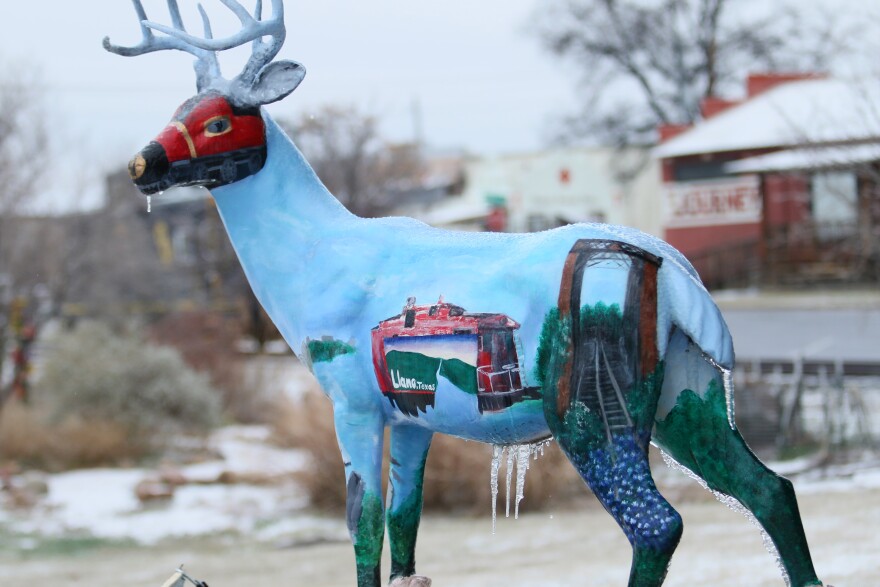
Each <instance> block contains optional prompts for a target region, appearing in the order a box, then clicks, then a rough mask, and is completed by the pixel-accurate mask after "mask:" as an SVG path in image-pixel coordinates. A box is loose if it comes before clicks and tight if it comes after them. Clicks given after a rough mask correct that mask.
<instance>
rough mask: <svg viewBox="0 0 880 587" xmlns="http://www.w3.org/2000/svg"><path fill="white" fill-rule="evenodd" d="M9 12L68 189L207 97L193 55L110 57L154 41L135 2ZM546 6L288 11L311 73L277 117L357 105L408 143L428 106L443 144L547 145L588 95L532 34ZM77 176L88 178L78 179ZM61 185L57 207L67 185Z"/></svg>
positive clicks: (294, 46)
mask: <svg viewBox="0 0 880 587" xmlns="http://www.w3.org/2000/svg"><path fill="white" fill-rule="evenodd" d="M3 4H4V6H3V8H2V9H0V12H2V15H3V19H2V22H4V24H5V26H4V27H3V34H2V35H0V63H3V62H5V63H6V64H8V63H9V62H13V63H17V64H27V67H29V68H32V67H34V68H36V69H37V70H38V71H39V72H40V74H41V77H42V79H43V80H44V82H45V83H46V84H47V88H46V95H45V98H46V106H47V110H48V113H49V115H50V119H51V121H52V128H53V131H54V132H53V134H54V135H55V142H56V144H57V145H61V146H60V149H59V152H58V153H56V154H55V156H53V157H52V161H53V162H54V164H55V165H56V166H63V167H64V168H65V169H63V170H61V169H60V168H59V173H58V174H56V176H57V177H58V178H59V180H58V181H56V183H59V181H60V182H62V183H64V184H69V183H70V182H71V181H76V182H77V183H80V184H81V183H91V184H93V183H94V181H95V176H98V177H99V176H100V174H101V173H103V172H104V171H106V170H108V169H111V168H116V167H119V166H121V165H124V164H125V163H126V162H127V161H128V158H129V157H130V156H131V155H132V154H134V153H135V152H136V151H137V150H138V149H139V148H140V147H141V146H143V145H144V144H146V142H148V141H149V140H150V139H151V138H152V137H153V136H155V135H156V134H157V133H158V132H159V130H161V128H162V127H163V126H164V125H165V124H166V123H167V121H168V119H169V118H170V116H171V114H172V113H173V111H174V110H175V108H176V107H177V106H178V105H179V104H180V103H181V102H182V101H183V100H185V99H186V98H188V97H189V96H191V95H192V94H193V93H195V77H194V74H193V70H192V67H191V64H192V58H191V57H190V56H189V55H188V54H185V53H180V52H175V51H168V52H163V53H155V54H150V55H144V56H141V57H136V58H123V57H119V56H116V55H112V54H109V53H107V52H105V51H104V50H103V48H102V46H101V40H102V39H103V37H104V36H105V35H109V36H110V38H111V40H112V41H113V42H115V43H118V44H134V43H137V42H138V40H139V38H140V31H139V27H138V26H137V20H136V18H135V13H134V10H133V8H132V6H131V3H130V2H129V1H127V0H90V1H89V2H53V3H52V4H51V8H49V7H48V6H44V5H43V4H34V3H30V2H3ZM204 4H205V7H206V9H207V10H208V12H209V14H211V17H212V22H214V23H215V27H216V28H215V35H218V36H219V35H221V34H223V33H224V32H227V33H228V32H230V31H231V30H232V29H233V27H234V26H235V25H236V21H235V20H234V18H229V12H228V11H227V9H226V8H225V7H223V6H222V4H220V3H219V2H218V1H216V0H204ZM244 4H245V5H246V6H249V5H251V4H252V2H251V1H247V2H244ZM266 4H267V8H268V4H269V0H266ZM534 4H535V2H534V0H481V1H475V0H443V1H442V2H413V1H412V0H375V1H369V2H366V1H364V0H359V1H358V0H320V1H319V2H318V1H304V0H299V1H292V0H287V2H286V14H285V17H286V18H285V20H286V23H287V28H288V35H287V41H286V43H285V46H284V48H283V49H282V51H281V54H280V56H279V57H280V58H287V59H294V60H297V61H300V62H301V63H303V64H304V65H305V66H306V69H307V71H308V75H307V76H306V79H305V81H304V82H303V84H302V85H301V86H300V88H299V89H297V91H296V92H295V93H294V94H293V95H291V96H290V97H288V98H287V99H286V100H284V101H283V102H281V103H279V104H277V105H274V106H272V107H271V111H272V113H273V114H274V115H276V116H296V115H297V114H298V113H300V112H302V111H303V110H304V109H309V108H314V107H316V106H318V105H320V104H324V103H335V104H356V105H358V106H359V107H361V108H363V109H365V110H369V111H372V112H375V113H376V114H378V115H379V117H380V118H381V119H382V121H383V130H384V131H385V133H386V134H388V135H389V136H390V137H391V138H393V139H408V138H411V137H412V136H413V134H414V127H415V123H414V116H413V110H414V108H413V103H414V102H416V101H417V103H418V105H419V110H420V111H421V119H422V126H423V132H424V135H425V137H426V139H427V140H428V141H429V142H430V143H431V144H433V145H437V146H441V147H449V146H462V147H465V148H467V149H470V150H472V151H474V152H481V153H482V152H498V151H511V150H524V149H533V148H537V147H539V146H540V145H541V144H542V140H543V136H542V130H541V129H542V124H543V123H544V122H546V120H547V119H548V117H550V116H551V115H552V114H553V113H554V112H559V111H561V110H564V109H568V108H571V107H572V105H573V104H574V98H573V92H574V91H575V86H574V84H572V83H571V82H570V80H569V79H567V78H566V73H565V71H566V70H565V68H564V66H562V65H561V64H559V63H558V62H556V61H554V60H553V59H552V58H549V57H548V56H547V55H545V54H543V53H542V52H541V50H540V48H539V46H538V43H537V41H536V40H535V38H534V37H533V36H531V35H530V34H529V33H528V21H529V16H530V14H531V13H532V10H533V6H534ZM144 5H145V7H146V9H147V14H148V16H150V18H152V19H154V20H157V21H160V22H168V16H167V9H166V7H165V2H164V0H144ZM180 5H181V9H182V11H183V14H184V20H185V22H187V23H188V24H189V25H190V28H191V29H193V30H197V31H198V30H200V28H201V27H200V26H199V19H198V16H197V14H196V13H195V11H194V6H195V2H193V1H191V0H180ZM218 29H219V30H218ZM243 59H244V56H243V54H237V55H233V56H232V57H231V59H230V58H227V59H226V60H225V61H224V62H223V65H224V74H225V75H226V77H233V76H234V75H235V74H236V73H238V66H239V65H240V64H241V63H242V60H243ZM7 69H8V66H7ZM72 168H77V169H79V170H80V171H81V172H82V173H84V174H85V175H86V178H85V179H79V180H72V179H70V177H71V174H72ZM47 187H48V186H47ZM52 187H53V189H52V192H53V194H54V195H53V198H57V193H58V191H59V187H58V186H52ZM90 191H91V192H94V190H90Z"/></svg>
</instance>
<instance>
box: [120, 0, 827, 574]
mask: <svg viewBox="0 0 880 587" xmlns="http://www.w3.org/2000/svg"><path fill="white" fill-rule="evenodd" d="M133 4H134V8H135V11H136V13H137V15H138V19H139V22H140V26H141V31H142V34H143V38H142V41H141V42H140V44H138V45H136V46H133V47H122V46H118V45H114V44H112V43H110V41H109V39H106V38H105V39H104V47H105V48H106V49H107V50H109V51H111V52H113V53H117V54H120V55H125V56H135V55H141V54H144V53H149V52H153V51H159V50H165V49H175V50H180V51H186V52H189V53H191V54H193V55H194V56H196V58H197V61H196V63H195V71H196V76H197V80H198V87H199V94H197V95H196V96H194V97H193V98H191V99H190V100H188V101H187V102H186V103H184V105H183V106H182V107H181V108H180V109H178V111H177V112H176V113H175V116H174V118H173V119H172V122H171V123H170V124H169V125H168V126H167V127H166V128H165V129H164V130H163V131H162V133H160V135H159V136H157V138H156V140H155V141H153V142H151V143H150V144H149V145H147V146H146V147H145V148H144V149H142V150H141V151H140V152H139V153H138V154H136V155H135V157H134V158H133V159H132V160H131V162H130V163H129V173H130V175H131V178H132V180H133V181H134V182H135V184H136V185H137V186H138V187H139V189H140V190H141V191H142V192H143V193H145V194H152V193H156V192H160V191H161V190H164V189H168V188H169V187H172V186H174V185H205V186H212V187H211V191H212V194H213V196H214V198H215V201H216V202H217V206H218V209H219V210H220V214H221V216H222V218H223V222H224V224H225V225H226V229H227V231H228V233H229V236H230V238H231V240H232V244H233V246H234V248H235V250H236V253H237V254H238V257H239V259H240V261H241V263H242V266H243V267H244V270H245V273H246V274H247V277H248V280H249V281H250V283H251V286H252V288H253V290H254V292H255V293H256V295H257V297H258V299H259V300H260V302H261V303H262V305H263V307H264V308H265V309H266V311H267V312H268V313H269V315H270V317H271V318H272V320H273V321H274V322H275V324H276V326H277V327H278V329H279V330H280V331H281V333H282V335H283V336H284V338H285V340H286V341H287V342H288V344H289V345H290V347H291V348H292V349H293V350H294V351H295V352H297V354H298V355H299V356H300V358H301V359H302V360H303V361H304V362H305V363H306V364H307V365H309V367H310V368H311V369H312V372H313V373H314V375H315V376H316V377H317V379H318V381H319V382H320V384H321V387H322V388H323V390H324V391H325V393H326V394H327V396H328V397H329V398H330V400H331V401H332V403H333V412H334V420H335V426H336V434H337V438H338V441H339V447H340V450H341V453H342V459H343V462H344V466H345V471H346V490H347V497H346V507H347V510H346V518H347V522H348V527H349V530H350V532H351V537H352V541H353V544H354V551H355V562H356V570H357V584H358V587H379V586H380V585H381V584H382V578H381V553H382V545H383V540H384V535H385V528H386V527H387V529H388V536H389V542H390V545H391V580H392V587H425V586H426V585H430V582H426V581H425V580H423V578H418V577H416V576H415V543H416V535H417V533H418V526H419V520H420V515H421V508H422V483H423V479H424V470H425V465H426V461H427V455H428V451H429V448H430V444H431V438H432V436H433V434H434V433H435V432H441V433H445V434H450V435H454V436H459V437H462V438H466V439H470V440H476V441H480V442H487V443H494V444H500V445H518V444H525V443H531V442H534V441H537V440H540V439H544V438H547V437H549V436H551V435H552V437H553V438H554V439H555V440H556V441H557V443H558V444H559V447H560V448H561V450H562V451H563V452H564V453H565V454H566V456H567V457H568V458H569V460H570V461H571V462H572V464H573V465H574V467H575V469H577V471H578V472H579V473H580V475H581V477H582V478H583V479H584V481H585V482H586V483H587V484H588V485H589V486H590V487H591V489H592V490H593V493H594V494H595V495H596V497H597V498H598V499H599V500H600V501H601V502H602V504H603V505H604V507H605V508H606V510H607V511H608V512H609V513H610V514H611V515H612V516H613V517H614V518H615V520H616V521H617V522H618V524H619V525H620V527H621V528H622V529H623V531H624V533H625V534H626V536H627V538H628V539H629V541H630V543H631V544H632V547H633V562H632V566H631V569H630V583H629V585H630V587H660V585H661V584H662V583H663V581H664V578H665V576H666V571H667V569H668V566H669V561H670V559H671V557H672V554H673V552H674V550H675V547H676V545H677V544H678V540H679V538H680V536H681V532H682V523H681V518H680V516H679V515H678V514H677V513H676V512H675V510H674V509H673V508H672V506H671V505H670V504H669V503H668V502H667V501H666V500H665V499H664V498H663V496H662V495H660V493H659V492H658V491H657V488H656V486H655V485H654V482H653V479H652V477H651V472H650V464H649V460H648V442H649V440H651V439H652V438H653V439H654V441H656V442H657V443H658V444H659V445H660V446H661V447H663V448H664V449H665V450H667V451H668V453H669V454H670V455H671V456H672V458H674V459H677V460H679V461H680V462H682V463H684V464H685V466H687V467H689V468H690V469H691V470H692V471H693V472H694V473H695V474H696V475H698V476H700V477H701V478H702V479H703V480H704V481H705V482H706V484H707V485H708V486H709V487H710V488H712V489H713V490H715V491H716V492H718V493H719V494H724V495H728V496H731V497H733V498H735V499H737V500H739V501H740V502H741V503H743V505H744V506H745V507H746V508H747V509H748V510H750V511H751V512H753V513H754V514H755V516H756V518H757V520H758V521H759V522H760V523H761V525H762V526H763V527H764V528H765V529H766V530H767V532H768V534H769V536H770V538H771V540H772V542H773V544H774V545H775V546H776V547H777V548H778V549H779V554H780V559H781V561H782V564H783V566H784V568H785V571H786V572H787V573H788V574H789V578H790V580H791V584H793V585H796V586H797V587H812V586H817V585H821V581H819V580H818V579H817V578H816V574H815V570H814V569H813V567H812V561H811V559H810V555H809V549H808V547H807V544H806V538H805V535H804V532H803V527H802V525H801V522H800V517H799V515H798V511H797V502H796V499H795V496H794V491H793V489H792V487H791V484H790V483H788V482H787V481H786V480H784V479H781V478H780V477H778V476H776V475H775V474H773V473H772V472H771V471H769V470H768V469H767V468H766V467H765V466H764V465H763V464H762V463H760V461H759V460H758V459H757V458H756V457H755V456H754V455H753V454H752V453H751V451H749V449H748V447H747V446H746V444H745V442H744V441H743V439H742V438H741V436H740V435H739V433H738V432H737V430H736V426H735V423H734V418H733V398H732V388H731V387H730V386H729V385H726V384H725V381H724V378H723V371H724V370H725V369H732V368H733V362H734V356H733V345H732V342H731V339H730V334H729V333H728V330H727V327H726V325H725V323H724V320H723V318H722V317H721V314H720V312H719V311H718V308H717V307H716V306H715V304H714V303H713V302H712V299H711V298H710V296H709V294H708V293H707V292H706V290H705V288H704V287H703V286H702V284H701V283H700V281H699V279H698V278H697V276H696V273H695V272H694V270H693V268H692V267H691V265H690V264H689V263H688V262H687V261H686V260H685V259H684V257H683V256H682V255H681V254H680V253H678V252H677V251H676V250H674V249H673V248H672V247H670V246H669V245H667V244H666V243H664V242H662V241H660V240H658V239H656V238H653V237H651V236H649V235H646V234H643V233H641V232H638V231H636V230H632V229H628V228H623V227H617V226H609V225H604V224H581V225H574V226H569V227H565V228H560V229H557V230H552V231H547V232H541V233H536V234H485V233H483V234H475V233H461V232H450V231H444V230H438V229H435V228H431V227H429V226H426V225H424V224H422V223H420V222H417V221H415V220H412V219H407V218H383V219H362V218H358V217H356V216H353V215H352V214H350V213H348V212H347V211H346V210H345V208H344V207H343V206H342V205H341V204H340V203H339V202H338V201H337V200H336V199H335V198H334V197H333V196H332V194H330V193H329V192H328V191H327V190H326V189H325V188H324V186H323V185H322V184H321V182H320V181H319V180H318V178H317V177H316V176H315V174H314V172H313V171H312V169H311V168H310V167H309V165H308V163H307V162H306V161H305V160H304V159H303V157H302V156H301V154H300V153H299V151H298V150H297V149H296V147H295V146H294V145H293V143H292V142H291V141H290V140H289V139H288V138H287V137H286V136H285V135H284V133H283V132H282V131H281V129H280V128H279V127H278V126H277V125H276V124H275V123H274V122H273V121H272V120H271V119H270V118H269V117H268V116H267V115H266V114H265V112H264V111H263V110H262V109H261V106H262V105H265V104H269V103H271V102H275V101H277V100H280V99H282V98H284V97H285V96H287V95H288V94H290V93H291V92H292V91H293V90H294V89H295V88H296V87H297V86H298V85H299V83H300V82H301V81H302V79H303V76H304V75H305V69H304V68H303V67H302V65H301V64H299V63H296V62H293V61H272V60H273V59H274V57H275V56H276V55H277V53H278V51H279V50H280V48H281V44H282V42H283V40H284V36H285V32H284V14H283V3H282V0H272V17H271V18H265V19H264V18H263V16H262V3H261V2H258V3H257V5H256V7H255V11H254V15H253V16H251V15H250V14H249V12H248V11H247V10H246V9H245V8H244V7H243V6H242V5H241V4H239V3H238V2H237V0H223V4H225V5H226V6H227V7H228V8H229V9H230V10H232V11H233V12H234V13H235V14H236V15H237V16H238V17H239V20H240V21H241V23H242V31H240V32H239V33H236V34H234V35H232V36H230V37H228V38H225V39H215V38H212V35H211V33H210V23H209V19H208V17H207V15H206V14H205V13H204V11H203V12H202V17H203V20H204V25H205V30H206V36H207V38H199V37H195V36H192V35H191V34H189V33H187V31H186V30H185V27H184V25H183V22H182V20H181V18H180V13H179V9H178V8H177V3H176V0H168V8H169V11H170V13H171V20H172V26H171V27H168V26H163V25H160V24H158V23H154V22H151V21H149V20H147V19H146V12H145V11H144V9H143V6H142V4H141V2H140V0H133ZM155 32H161V33H163V35H162V36H157V35H156V34H155ZM245 43H251V44H252V55H251V58H250V59H249V60H248V62H247V64H246V65H245V67H244V68H243V70H242V72H241V74H239V75H238V76H237V77H236V78H234V79H233V80H228V81H227V80H225V79H223V78H222V76H220V68H219V62H218V61H217V56H216V52H217V51H218V50H225V49H229V48H232V47H236V46H241V45H242V44H245ZM261 117H262V118H261ZM440 300H443V303H442V304H441V303H440ZM655 329H656V331H655ZM609 357H610V358H609ZM386 394H387V395H386ZM386 428H390V474H389V494H388V498H387V499H383V497H382V460H383V443H384V432H385V429H386ZM584 584H589V580H588V579H585V580H584Z"/></svg>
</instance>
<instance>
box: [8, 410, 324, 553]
mask: <svg viewBox="0 0 880 587" xmlns="http://www.w3.org/2000/svg"><path fill="white" fill-rule="evenodd" d="M268 434H269V432H268V430H267V429H265V428H264V427H260V426H247V427H243V426H234V427H228V428H224V429H221V430H219V431H218V432H217V433H216V434H215V435H214V436H213V437H212V438H211V442H210V444H211V445H212V447H213V448H214V449H215V450H216V451H217V452H218V453H219V454H220V455H222V456H223V459H222V460H216V461H210V462H205V463H200V464H196V465H191V466H188V467H183V468H181V469H180V470H179V473H180V475H182V477H183V478H184V479H186V480H187V484H185V485H182V486H180V487H177V489H176V490H175V491H174V495H173V497H172V498H171V499H168V500H159V501H155V502H151V503H148V504H146V505H145V504H142V503H141V502H140V501H139V500H138V498H137V497H136V493H135V488H136V486H137V485H138V483H140V482H141V481H143V480H145V479H148V478H151V477H153V476H155V472H154V471H152V470H148V469H91V470H81V471H71V472H67V473H60V474H56V475H50V476H49V477H48V478H47V485H48V495H47V496H46V497H45V499H44V500H42V501H41V503H39V504H38V505H37V506H36V507H34V508H33V509H31V510H28V511H6V512H4V511H3V510H0V524H2V525H3V526H5V527H6V530H7V531H9V532H11V533H13V534H21V535H26V536H36V537H40V536H42V537H61V536H67V535H71V534H73V535H87V536H91V537H95V538H102V539H109V540H131V541H134V542H137V543H139V544H155V543H157V542H159V541H161V540H163V539H165V538H174V537H182V536H198V535H209V534H211V535H213V534H218V533H223V532H240V533H252V532H257V531H258V532H257V535H258V536H260V537H262V538H264V539H266V540H282V539H284V536H291V535H293V536H294V537H298V538H296V539H301V540H305V541H310V540H317V539H327V538H328V537H332V538H334V539H338V538H339V534H340V529H339V527H338V526H339V525H337V526H328V525H327V523H326V521H323V520H319V519H316V518H314V517H311V516H303V515H299V516H298V517H297V521H296V524H295V525H290V524H289V523H287V525H283V524H282V523H281V521H283V519H284V515H286V514H289V513H291V512H298V513H301V510H302V509H303V508H304V507H305V506H306V505H307V499H306V497H305V496H304V495H303V493H302V492H301V491H300V490H299V489H298V487H297V485H296V483H295V482H294V481H293V480H292V479H291V478H290V474H291V473H293V472H296V471H299V470H302V468H303V467H304V466H305V464H306V457H305V456H304V455H303V454H302V452H300V451H296V450H282V449H279V448H275V447H272V446H269V445H268V444H266V441H267V439H268ZM224 474H225V475H229V476H232V477H237V478H240V479H248V478H250V477H253V476H257V475H259V476H260V478H261V479H264V480H273V479H275V480H276V481H275V482H273V483H266V484H263V483H261V484H259V485H257V484H248V483H237V484H233V485H229V484H223V483H218V482H217V481H218V480H219V479H220V478H221V475H224ZM278 479H281V481H277V480H278ZM279 520H281V521H279ZM340 525H341V523H340Z"/></svg>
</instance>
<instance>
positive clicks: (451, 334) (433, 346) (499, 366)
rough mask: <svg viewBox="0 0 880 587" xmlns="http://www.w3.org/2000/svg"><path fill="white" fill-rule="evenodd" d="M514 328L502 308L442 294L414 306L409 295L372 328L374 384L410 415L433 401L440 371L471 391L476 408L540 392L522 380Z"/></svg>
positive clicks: (491, 408)
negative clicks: (462, 302)
mask: <svg viewBox="0 0 880 587" xmlns="http://www.w3.org/2000/svg"><path fill="white" fill-rule="evenodd" d="M518 328H519V324H518V323H517V322H516V321H514V320H512V319H511V318H509V317H508V316H506V315H504V314H475V313H468V312H466V311H465V310H464V308H462V307H460V306H456V305H454V304H449V303H445V302H444V301H443V298H440V300H439V301H438V302H437V303H436V304H433V305H426V306H417V305H416V304H415V298H409V300H407V304H406V306H404V308H403V310H402V311H401V313H400V314H399V315H397V316H393V317H391V318H388V319H387V320H383V321H382V322H380V323H379V324H378V325H377V326H376V327H374V328H373V331H372V347H373V368H374V369H375V372H376V379H377V380H378V382H379V387H380V389H381V390H382V393H383V394H384V395H385V396H386V397H387V398H388V399H389V400H390V401H391V403H392V405H394V406H396V407H397V409H399V410H400V411H402V412H404V413H406V414H409V415H412V416H418V412H419V411H421V412H426V411H427V409H428V407H434V405H435V400H436V395H437V388H438V384H439V381H440V378H441V377H443V378H445V379H447V380H448V381H449V382H450V383H452V384H453V385H454V386H455V387H457V388H458V389H460V390H461V391H463V392H465V393H469V394H473V395H475V396H476V398H477V406H478V408H479V411H480V412H481V413H482V412H494V411H499V410H503V409H504V408H507V407H509V406H512V405H513V404H515V403H517V402H520V401H522V400H523V399H524V398H529V397H533V398H536V397H539V396H538V395H537V390H536V389H535V388H527V387H525V385H524V382H523V379H524V378H523V376H522V373H521V367H520V357H519V356H518V352H517V344H516V338H515V331H516V330H517V329H518Z"/></svg>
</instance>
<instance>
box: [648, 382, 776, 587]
mask: <svg viewBox="0 0 880 587" xmlns="http://www.w3.org/2000/svg"><path fill="white" fill-rule="evenodd" d="M727 373H730V372H729V371H728V372H727ZM726 384H727V378H725V386H726ZM660 454H661V455H662V456H663V461H664V462H665V463H666V465H667V466H669V467H671V468H673V469H675V470H677V471H681V472H683V473H684V474H685V475H687V476H688V477H690V478H691V479H693V480H694V481H696V482H697V483H699V484H700V485H701V486H702V487H703V488H704V489H708V490H709V491H711V492H712V494H713V495H714V496H715V498H716V499H717V500H718V501H720V502H721V503H723V504H724V505H726V506H727V507H729V508H730V509H732V510H733V511H735V512H738V513H740V514H742V515H744V516H745V517H746V518H747V519H748V520H749V522H751V523H752V525H754V526H756V527H757V528H758V530H760V531H761V539H762V540H763V542H764V548H766V549H767V552H769V553H770V556H772V557H773V559H774V560H775V561H776V566H777V567H778V568H779V572H780V573H782V579H783V580H784V581H785V584H786V585H787V586H788V587H791V578H790V577H789V576H788V571H786V570H785V567H784V566H783V565H782V557H781V556H780V555H779V551H778V550H777V549H776V545H775V544H773V540H772V539H771V538H770V536H769V535H768V534H767V531H766V530H764V527H763V526H762V525H761V522H759V521H758V518H756V517H755V514H753V513H752V512H750V511H749V510H748V508H746V507H745V506H744V505H743V504H742V503H740V501H739V500H738V499H736V498H735V497H731V496H730V495H726V494H724V493H721V492H720V491H715V490H714V489H712V488H710V487H709V485H708V484H707V483H706V481H705V480H704V479H703V478H702V477H700V476H699V475H697V474H696V473H694V472H693V471H691V470H690V469H688V468H687V467H685V466H684V465H682V464H681V463H679V462H678V461H676V460H675V459H674V458H672V456H671V455H669V454H667V453H666V451H664V450H661V451H660Z"/></svg>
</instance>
